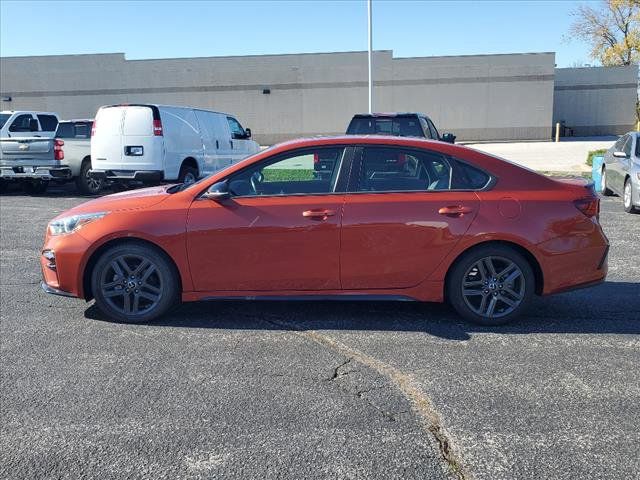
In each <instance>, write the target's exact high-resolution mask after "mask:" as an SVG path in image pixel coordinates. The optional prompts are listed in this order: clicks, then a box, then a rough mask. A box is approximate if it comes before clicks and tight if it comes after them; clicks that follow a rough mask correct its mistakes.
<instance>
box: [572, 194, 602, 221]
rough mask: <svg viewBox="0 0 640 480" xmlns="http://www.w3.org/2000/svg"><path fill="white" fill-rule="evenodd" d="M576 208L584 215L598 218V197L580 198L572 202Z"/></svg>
mask: <svg viewBox="0 0 640 480" xmlns="http://www.w3.org/2000/svg"><path fill="white" fill-rule="evenodd" d="M573 204H574V205H575V206H576V208H577V209H578V210H580V211H581V212H582V213H584V214H585V216H587V217H589V218H592V217H596V218H597V219H599V218H600V199H599V198H594V197H588V198H581V199H579V200H576V201H574V202H573Z"/></svg>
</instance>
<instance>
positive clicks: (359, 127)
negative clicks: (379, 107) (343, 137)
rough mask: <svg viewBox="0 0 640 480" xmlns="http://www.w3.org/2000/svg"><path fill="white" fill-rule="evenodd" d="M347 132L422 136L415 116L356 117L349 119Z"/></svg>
mask: <svg viewBox="0 0 640 480" xmlns="http://www.w3.org/2000/svg"><path fill="white" fill-rule="evenodd" d="M347 134H348V135H394V136H399V137H424V133H423V131H422V127H421V126H420V121H419V120H418V118H417V117H362V118H360V117H356V118H354V119H353V120H351V123H350V124H349V128H348V129H347Z"/></svg>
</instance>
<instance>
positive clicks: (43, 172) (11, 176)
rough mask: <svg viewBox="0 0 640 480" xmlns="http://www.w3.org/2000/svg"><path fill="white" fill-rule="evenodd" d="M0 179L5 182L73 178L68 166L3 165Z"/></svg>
mask: <svg viewBox="0 0 640 480" xmlns="http://www.w3.org/2000/svg"><path fill="white" fill-rule="evenodd" d="M0 177H2V179H3V180H22V179H25V180H26V179H37V180H68V179H70V178H71V177H72V174H71V169H70V168H69V167H67V166H58V165H56V166H17V167H11V166H6V165H3V166H1V167H0Z"/></svg>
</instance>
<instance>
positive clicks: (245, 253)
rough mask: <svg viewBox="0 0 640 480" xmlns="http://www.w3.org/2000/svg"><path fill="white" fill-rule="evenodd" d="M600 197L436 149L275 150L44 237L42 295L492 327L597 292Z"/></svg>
mask: <svg viewBox="0 0 640 480" xmlns="http://www.w3.org/2000/svg"><path fill="white" fill-rule="evenodd" d="M598 216H599V200H598V197H597V196H596V194H595V193H594V190H593V187H592V185H591V184H589V183H587V182H586V181H583V180H581V179H571V180H561V179H552V178H548V177H545V176H542V175H539V174H537V173H535V172H533V171H530V170H527V169H525V168H522V167H519V166H517V165H514V164H512V163H509V162H507V161H505V160H501V159H498V158H495V157H492V156H490V155H487V154H484V153H481V152H478V151H475V150H472V149H469V148H465V147H463V146H459V145H451V144H447V143H443V142H438V141H429V140H419V139H409V138H398V137H373V136H362V137H358V136H345V137H335V138H313V139H303V140H296V141H292V142H287V143H283V144H280V145H277V146H275V147H273V148H270V149H268V150H265V151H262V152H260V153H258V154H256V155H254V156H252V157H249V158H248V159H246V160H244V161H242V162H240V163H238V164H236V165H234V166H231V167H229V168H227V169H225V170H222V171H220V172H218V173H216V174H214V175H212V176H210V177H208V178H205V179H203V180H200V181H199V182H197V183H194V184H191V185H172V186H162V187H153V188H146V189H142V190H136V191H129V192H124V193H117V194H114V195H109V196H106V197H102V198H100V199H96V200H92V201H90V202H87V203H84V204H82V205H80V206H78V207H75V208H73V209H71V210H69V211H67V212H65V213H63V214H61V215H59V216H58V217H56V218H55V219H53V220H52V221H51V222H50V223H49V226H48V228H47V234H46V238H45V243H44V247H43V250H42V257H41V265H42V272H43V276H44V281H43V283H42V286H43V289H44V290H45V291H46V292H49V293H54V294H60V295H66V296H70V297H79V298H83V299H85V300H90V299H92V298H95V301H96V304H97V306H98V307H99V308H100V309H101V310H102V311H103V312H104V313H105V314H106V315H107V316H108V317H110V318H112V319H114V320H117V321H123V322H147V321H149V320H152V319H154V318H156V317H158V316H160V315H162V314H164V313H165V312H166V311H167V310H168V309H169V308H170V307H172V306H173V305H176V304H177V303H179V302H180V301H197V300H211V299H229V298H239V299H240V298H246V299H261V298H274V297H277V298H281V299H292V298H295V299H301V298H304V299H329V298H330V299H362V300H380V299H383V300H393V299H398V300H417V301H425V302H442V301H444V300H447V301H448V302H449V303H450V304H451V305H452V306H453V308H454V309H455V310H456V311H457V312H458V313H459V314H460V315H461V316H462V317H464V318H466V319H469V320H471V321H474V322H478V323H481V324H487V325H496V324H502V323H506V322H508V321H509V320H511V319H513V318H514V317H516V316H517V315H519V314H520V313H522V312H523V311H524V310H525V309H526V307H527V305H528V303H529V302H530V300H531V298H532V296H533V295H534V294H538V295H546V294H551V293H556V292H561V291H565V290H569V289H573V288H577V287H583V286H588V285H593V284H597V283H599V282H602V281H603V280H604V278H605V276H606V274H607V252H608V248H609V247H608V241H607V238H606V237H605V235H604V233H603V232H602V228H601V227H600V224H599V223H598Z"/></svg>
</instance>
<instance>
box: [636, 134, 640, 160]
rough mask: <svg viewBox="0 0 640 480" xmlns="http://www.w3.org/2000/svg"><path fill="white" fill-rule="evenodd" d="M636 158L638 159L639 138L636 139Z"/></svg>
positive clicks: (639, 155)
mask: <svg viewBox="0 0 640 480" xmlns="http://www.w3.org/2000/svg"><path fill="white" fill-rule="evenodd" d="M636 157H640V136H637V137H636Z"/></svg>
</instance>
